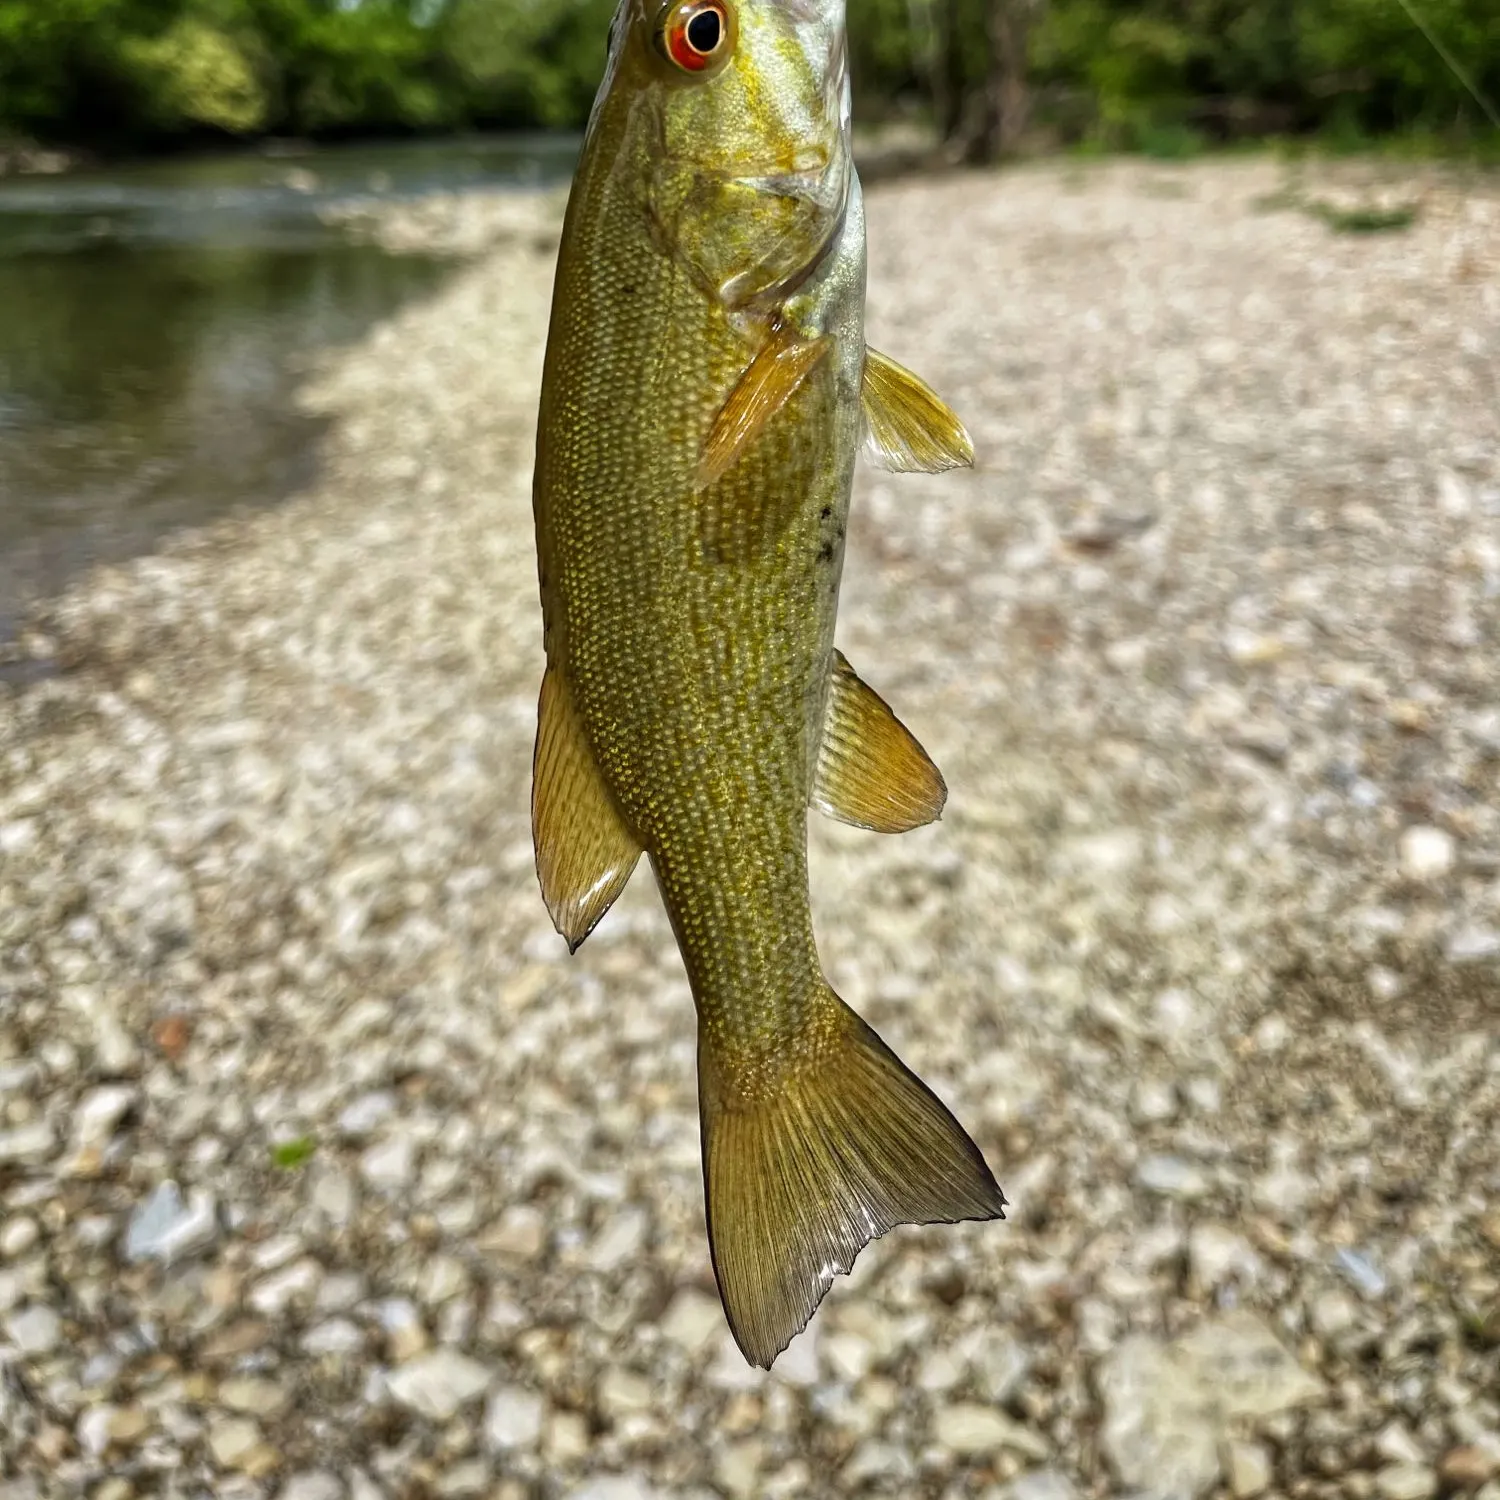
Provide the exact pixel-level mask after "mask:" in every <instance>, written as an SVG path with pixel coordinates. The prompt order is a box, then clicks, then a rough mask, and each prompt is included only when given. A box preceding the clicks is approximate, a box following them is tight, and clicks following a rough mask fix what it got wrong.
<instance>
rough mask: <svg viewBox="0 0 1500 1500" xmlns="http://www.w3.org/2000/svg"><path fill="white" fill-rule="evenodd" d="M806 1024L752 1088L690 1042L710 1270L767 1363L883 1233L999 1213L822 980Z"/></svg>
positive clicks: (742, 1337) (944, 1116)
mask: <svg viewBox="0 0 1500 1500" xmlns="http://www.w3.org/2000/svg"><path fill="white" fill-rule="evenodd" d="M810 1027H811V1029H812V1030H813V1031H814V1032H815V1035H816V1042H815V1056H814V1060H813V1061H812V1062H811V1063H810V1064H809V1065H808V1066H806V1067H805V1068H803V1069H801V1070H795V1071H791V1072H789V1073H787V1074H784V1075H783V1076H781V1077H775V1078H772V1079H767V1078H766V1077H765V1075H764V1074H761V1075H760V1076H759V1078H758V1080H757V1085H758V1086H756V1087H755V1088H754V1089H753V1091H752V1092H749V1093H746V1092H745V1091H744V1089H743V1086H742V1085H739V1080H738V1079H737V1076H736V1069H735V1066H734V1060H733V1058H732V1057H727V1056H725V1055H724V1054H723V1053H721V1051H720V1050H719V1049H718V1047H717V1046H716V1044H715V1043H714V1042H713V1041H712V1040H711V1039H710V1037H709V1034H708V1033H706V1032H705V1033H704V1035H703V1038H702V1039H701V1040H700V1042H699V1047H698V1100H699V1107H700V1109H701V1111H702V1118H703V1186H704V1198H705V1202H706V1206H707V1209H708V1242H709V1248H710V1251H711V1252H712V1255H713V1263H714V1274H715V1276H716V1277H717V1279H718V1283H719V1295H720V1297H721V1298H722V1300H723V1303H724V1313H725V1316H726V1317H727V1318H728V1319H729V1327H730V1331H731V1332H732V1333H733V1334H734V1337H735V1342H736V1343H738V1344H739V1346H740V1349H741V1351H742V1352H743V1353H744V1355H745V1358H746V1359H748V1360H749V1361H750V1362H751V1364H756V1365H760V1366H762V1367H764V1368H766V1369H769V1368H770V1367H771V1363H772V1361H773V1360H774V1359H775V1358H776V1356H777V1355H778V1354H779V1353H780V1352H781V1351H782V1350H783V1349H785V1348H786V1346H787V1344H788V1342H789V1341H790V1340H791V1339H792V1338H793V1337H794V1336H795V1335H796V1334H797V1333H798V1332H799V1331H800V1330H801V1329H802V1328H804V1327H805V1326H806V1324H807V1320H808V1319H809V1318H810V1317H812V1315H813V1312H814V1310H815V1309H816V1308H817V1305H818V1303H819V1302H821V1301H822V1300H823V1294H824V1293H825V1292H826V1291H827V1290H828V1288H829V1286H830V1285H831V1284H832V1282H833V1278H834V1277H835V1276H836V1275H843V1274H846V1273H847V1272H848V1271H849V1269H850V1267H851V1266H853V1264H854V1258H855V1256H857V1255H858V1254H859V1252H860V1250H861V1249H862V1248H863V1247H864V1246H865V1245H866V1244H868V1243H869V1242H870V1241H871V1240H873V1239H876V1238H877V1237H878V1236H880V1235H882V1234H884V1233H885V1232H886V1231H887V1230H888V1229H892V1228H894V1227H895V1226H896V1225H897V1224H953V1223H957V1222H958V1221H959V1220H961V1219H1003V1218H1004V1217H1005V1194H1004V1193H1002V1192H1001V1191H1000V1188H999V1187H998V1186H997V1185H996V1182H995V1179H994V1177H993V1176H992V1175H991V1173H990V1169H989V1167H988V1166H987V1165H986V1164H985V1160H984V1157H983V1156H981V1155H980V1152H979V1148H978V1147H977V1146H976V1145H975V1144H974V1142H973V1141H971V1140H970V1139H969V1137H968V1136H967V1135H966V1134H965V1132H964V1128H963V1126H962V1125H960V1124H959V1123H958V1121H957V1120H955V1119H954V1118H953V1116H952V1114H950V1113H949V1111H948V1109H947V1108H946V1107H945V1106H944V1105H943V1103H942V1101H941V1100H939V1099H938V1097H937V1095H936V1094H934V1093H933V1092H932V1090H931V1089H929V1088H928V1087H927V1085H926V1084H924V1083H923V1082H922V1080H921V1079H920V1078H918V1077H917V1076H916V1074H915V1073H913V1072H911V1071H910V1069H908V1068H907V1067H906V1066H905V1065H904V1064H903V1063H902V1061H901V1059H900V1058H898V1057H897V1056H896V1054H895V1053H894V1052H892V1051H891V1049H890V1048H889V1047H887V1046H886V1045H885V1043H884V1042H882V1041H881V1040H880V1038H879V1037H878V1036H876V1034H875V1033H874V1032H873V1031H872V1030H871V1029H870V1028H869V1027H868V1026H866V1025H865V1023H864V1022H863V1021H861V1020H860V1018H859V1017H858V1016H856V1015H855V1014H854V1012H853V1011H852V1010H850V1009H849V1007H848V1006H847V1005H845V1004H844V1002H843V1001H842V1000H840V999H839V997H838V996H837V995H835V994H834V992H833V991H832V990H831V989H829V988H828V986H827V985H826V984H820V986H819V995H818V1003H817V1004H816V1006H815V1019H814V1020H812V1021H811V1022H810ZM787 1051H788V1054H789V1055H794V1056H795V1055H797V1049H795V1048H789V1049H787Z"/></svg>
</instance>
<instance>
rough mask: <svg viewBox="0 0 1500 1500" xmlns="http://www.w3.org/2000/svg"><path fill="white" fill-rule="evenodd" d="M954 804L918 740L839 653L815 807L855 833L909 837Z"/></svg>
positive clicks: (814, 792) (816, 780)
mask: <svg viewBox="0 0 1500 1500" xmlns="http://www.w3.org/2000/svg"><path fill="white" fill-rule="evenodd" d="M947 796H948V788H947V787H946V786H944V785H943V778H942V774H941V773H940V772H939V771H938V768H937V767H936V766H935V765H933V763H932V761H931V760H930V759H929V758H928V755H927V752H926V751H925V750H924V749H923V748H922V747H921V746H920V745H919V744H918V743H917V742H916V739H915V738H914V737H913V735H912V732H911V731H910V730H909V729H908V728H907V727H906V725H904V724H903V723H902V722H901V720H900V719H898V718H897V717H896V716H895V714H893V713H892V712H891V710H890V707H889V706H888V705H887V703H886V701H885V699H883V698H882V697H881V696H880V694H879V693H877V692H875V690H874V689H873V688H870V687H867V686H866V685H865V684H864V683H863V682H861V681H860V680H859V677H858V676H857V675H856V674H855V671H854V668H853V667H851V666H850V665H849V663H848V662H847V661H845V660H844V657H843V654H842V653H841V652H838V651H835V652H834V653H833V675H832V678H831V679H830V681H829V684H828V710H827V714H826V716H825V718H824V721H823V743H822V745H821V746H820V748H819V750H818V764H817V768H816V772H815V774H814V777H813V790H812V798H811V801H812V804H813V806H814V807H816V808H817V809H818V810H819V811H820V812H825V813H827V814H828V816H829V817H831V818H837V819H839V821H840V822H843V823H853V824H854V826H855V827H856V828H871V829H874V830H875V832H876V833H905V832H906V830H907V829H909V828H920V827H921V826H922V824H924V823H931V822H932V821H933V819H934V818H936V817H937V816H938V814H939V813H941V812H942V810H943V803H944V801H946V800H947Z"/></svg>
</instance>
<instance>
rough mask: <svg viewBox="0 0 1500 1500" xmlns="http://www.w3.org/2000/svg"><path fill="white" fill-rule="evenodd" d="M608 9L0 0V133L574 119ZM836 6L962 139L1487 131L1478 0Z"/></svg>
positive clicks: (1486, 61) (859, 48) (1498, 87)
mask: <svg viewBox="0 0 1500 1500" xmlns="http://www.w3.org/2000/svg"><path fill="white" fill-rule="evenodd" d="M612 8H613V0H0V135H4V134H6V133H9V134H11V135H15V136H23V137H30V138H32V139H34V140H40V141H43V142H49V143H57V144H70V145H83V146H88V147H92V148H94V149H96V150H103V151H106V152H108V151H112V150H122V151H123V150H138V149H142V148H151V147H154V146H159V145H164V144H168V143H171V142H173V141H179V140H192V139H203V138H213V137H220V138H254V137H258V136H262V135H296V136H313V137H329V136H338V135H347V134H353V133H390V132H407V131H411V132H417V131H421V132H427V131H440V130H453V129H463V128H472V127H523V126H533V127H534V126H540V127H559V126H576V125H578V124H580V123H581V122H582V120H583V119H584V118H585V116H586V114H587V111H588V104H589V100H590V99H591V97H592V95H593V90H594V86H595V84H596V82H597V79H598V76H599V72H600V68H601V66H602V64H603V59H604V39H605V34H606V29H607V26H608V22H609V16H610V12H611V10H612ZM849 10H850V19H849V30H850V41H851V53H852V57H853V66H854V75H855V85H856V90H857V93H858V95H859V109H860V113H861V117H862V118H864V119H866V120H870V119H879V118H880V117H881V116H883V115H885V116H889V115H891V114H894V113H899V112H911V111H921V112H923V113H932V114H935V116H936V117H937V119H938V121H939V122H940V124H941V126H942V130H943V133H944V135H945V136H947V137H948V138H950V139H954V140H959V141H962V142H966V143H968V145H969V147H970V149H971V151H972V153H973V154H976V155H993V154H995V153H996V152H997V151H999V150H1003V149H1006V148H1007V147H1008V146H1009V145H1011V144H1013V143H1014V142H1015V141H1016V140H1018V139H1019V138H1020V136H1021V135H1022V134H1024V133H1026V132H1028V131H1037V130H1040V131H1043V132H1045V133H1046V134H1047V135H1048V136H1050V137H1051V138H1052V139H1055V140H1059V141H1072V142H1081V141H1082V142H1097V143H1100V144H1103V145H1106V146H1124V147H1131V148H1136V149H1143V150H1148V151H1152V152H1154V153H1156V154H1160V155H1173V154H1183V153H1186V152H1189V151H1192V150H1194V149H1197V148H1198V147H1199V146H1200V145H1202V144H1205V143H1207V142H1212V141H1222V140H1231V139H1241V138H1245V137H1258V136H1264V135H1269V134H1276V135H1300V134H1305V133H1313V132H1321V133H1323V134H1325V135H1330V136H1332V137H1333V138H1334V139H1335V140H1339V139H1343V140H1348V141H1365V140H1369V139H1371V138H1374V137H1380V136H1386V135H1390V134H1402V135H1407V136H1413V135H1415V136H1419V137H1422V138H1424V139H1429V140H1430V141H1431V142H1432V143H1433V144H1438V145H1442V144H1446V145H1450V146H1451V145H1458V146H1464V145H1472V144H1474V143H1476V142H1479V141H1481V140H1484V139H1486V138H1488V139H1490V140H1491V142H1492V141H1493V138H1494V135H1495V132H1494V129H1493V126H1491V125H1490V123H1489V122H1488V121H1487V120H1486V118H1485V116H1486V106H1487V107H1488V108H1489V109H1493V108H1494V105H1493V103H1492V102H1491V101H1494V100H1496V99H1500V4H1497V3H1496V0H849ZM1424 29H1425V34H1424ZM1444 52H1446V53H1447V57H1444V56H1443V55H1442V54H1443V53H1444ZM1476 93H1477V94H1478V95H1479V96H1480V99H1482V100H1483V101H1484V103H1483V104H1481V102H1479V100H1476V98H1475V94H1476Z"/></svg>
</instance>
